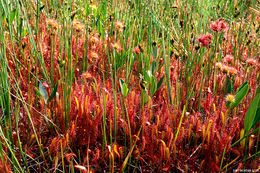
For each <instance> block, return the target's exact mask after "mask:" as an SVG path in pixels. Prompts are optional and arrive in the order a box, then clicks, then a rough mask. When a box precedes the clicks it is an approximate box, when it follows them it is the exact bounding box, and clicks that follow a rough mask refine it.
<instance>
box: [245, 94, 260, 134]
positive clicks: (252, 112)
mask: <svg viewBox="0 0 260 173" xmlns="http://www.w3.org/2000/svg"><path fill="white" fill-rule="evenodd" d="M259 101H260V94H257V95H256V96H255V98H254V100H253V102H252V103H251V104H250V106H249V109H248V110H247V112H246V116H245V132H246V134H247V132H248V131H249V130H250V129H251V127H252V126H253V124H254V120H255V118H256V117H257V118H258V116H259V115H257V114H256V113H257V108H258V103H259ZM258 114H259V112H258ZM256 121H257V120H256Z"/></svg>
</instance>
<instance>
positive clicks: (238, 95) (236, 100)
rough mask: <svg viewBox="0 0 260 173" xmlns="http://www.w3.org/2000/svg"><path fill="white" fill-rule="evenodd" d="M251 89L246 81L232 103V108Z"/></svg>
mask: <svg viewBox="0 0 260 173" xmlns="http://www.w3.org/2000/svg"><path fill="white" fill-rule="evenodd" d="M248 90H249V85H248V83H247V82H245V83H244V84H243V85H242V86H241V87H240V88H239V89H238V92H237V94H236V96H235V101H234V102H232V103H231V104H230V109H234V108H235V107H236V106H237V105H238V104H239V103H241V101H242V100H243V99H244V97H245V96H246V94H247V92H248Z"/></svg>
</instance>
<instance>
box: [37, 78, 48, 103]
mask: <svg viewBox="0 0 260 173" xmlns="http://www.w3.org/2000/svg"><path fill="white" fill-rule="evenodd" d="M39 91H40V94H41V96H42V97H43V99H44V102H45V104H47V102H48V93H47V91H46V89H45V87H44V86H43V85H42V82H41V81H40V82H39Z"/></svg>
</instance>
